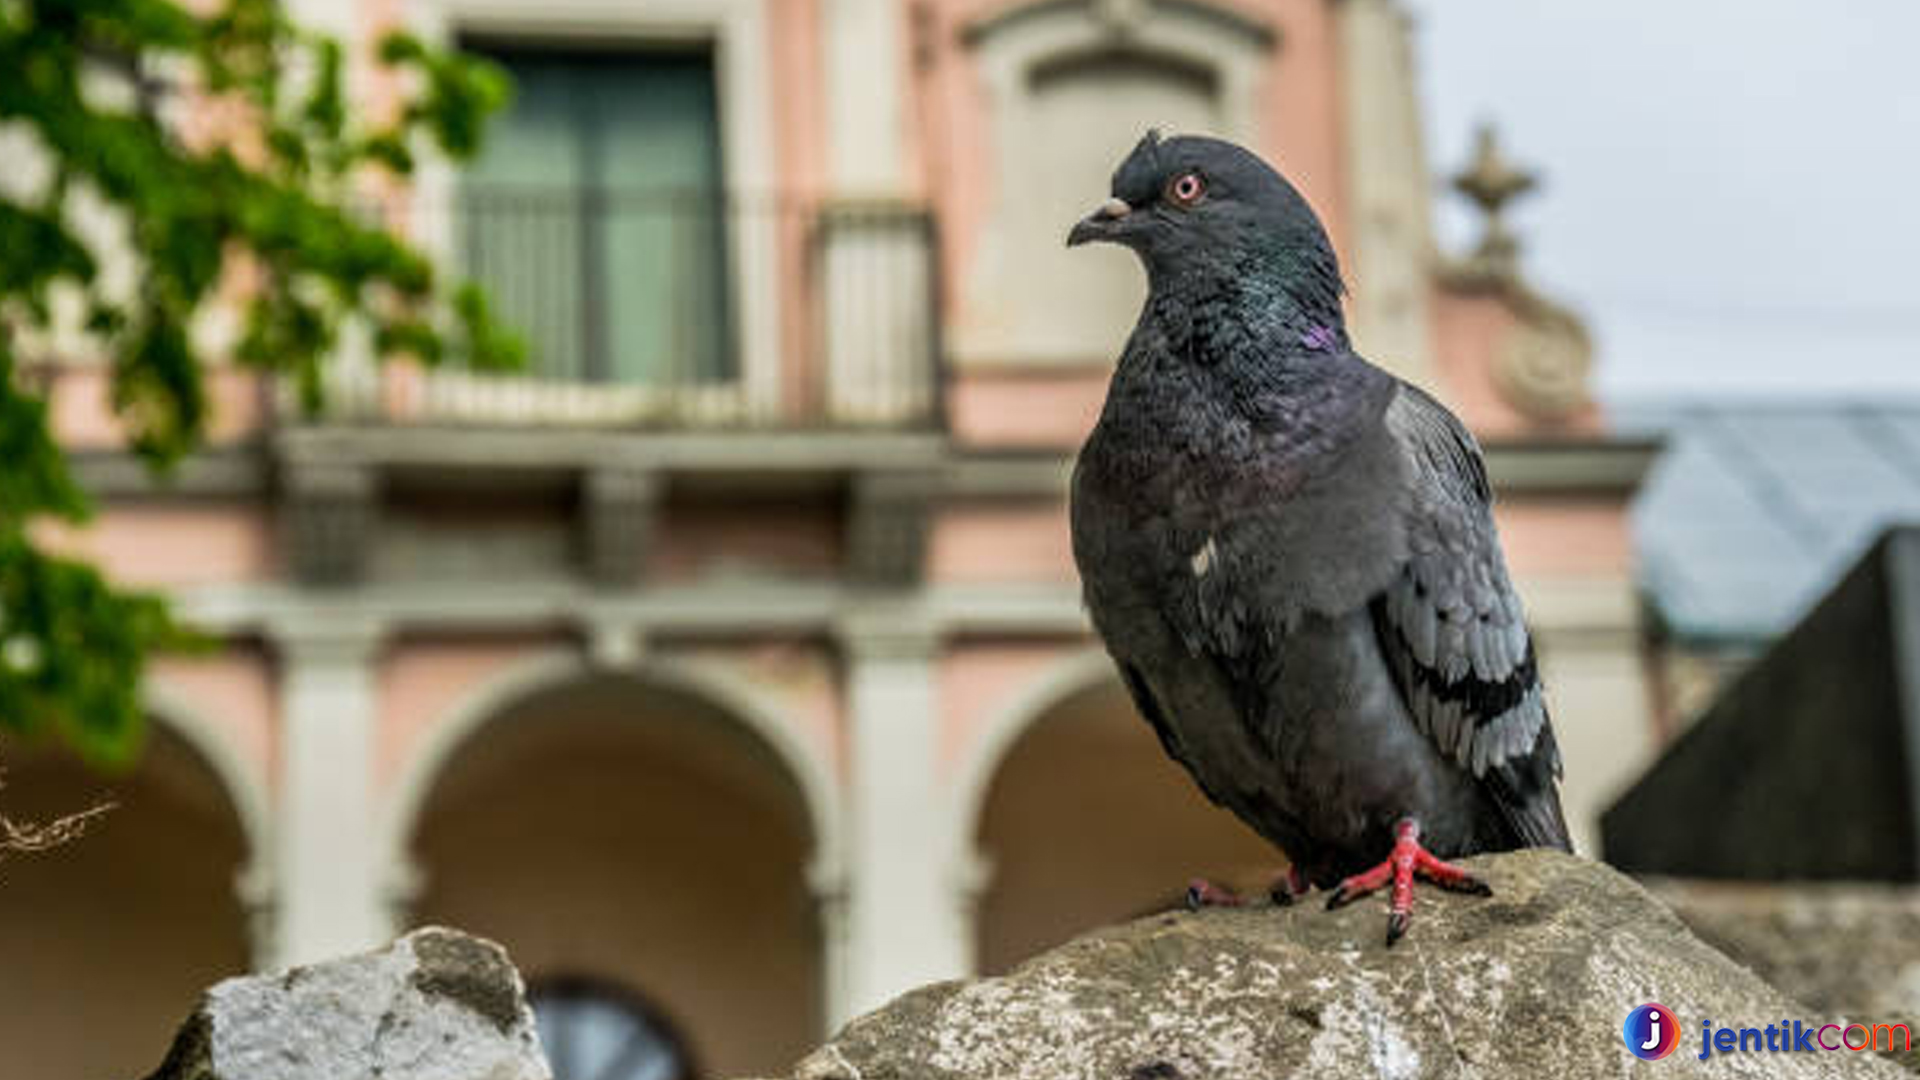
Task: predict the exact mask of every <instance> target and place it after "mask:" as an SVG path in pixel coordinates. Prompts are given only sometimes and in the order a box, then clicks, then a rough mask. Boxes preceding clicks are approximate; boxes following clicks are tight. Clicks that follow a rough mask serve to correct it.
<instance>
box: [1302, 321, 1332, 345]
mask: <svg viewBox="0 0 1920 1080" xmlns="http://www.w3.org/2000/svg"><path fill="white" fill-rule="evenodd" d="M1339 343H1340V339H1339V337H1338V336H1337V335H1336V334H1335V333H1334V331H1333V327H1331V326H1328V325H1326V324H1324V323H1317V324H1315V325H1314V327H1313V329H1311V330H1308V331H1307V332H1306V333H1304V334H1301V335H1300V344H1302V345H1305V346H1306V347H1307V348H1309V349H1314V350H1316V351H1318V352H1331V351H1332V350H1333V348H1334V347H1335V346H1336V345H1338V344H1339Z"/></svg>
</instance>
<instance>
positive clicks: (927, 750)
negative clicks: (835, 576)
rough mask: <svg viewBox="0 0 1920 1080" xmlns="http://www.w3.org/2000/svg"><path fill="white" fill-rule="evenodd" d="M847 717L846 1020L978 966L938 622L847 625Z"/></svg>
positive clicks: (840, 1007)
mask: <svg viewBox="0 0 1920 1080" xmlns="http://www.w3.org/2000/svg"><path fill="white" fill-rule="evenodd" d="M841 644H842V647H843V649H844V651H845V656H846V665H847V669H846V687H847V703H848V714H849V726H850V728H851V731H850V735H851V740H850V742H851V759H852V760H851V763H850V764H851V781H852V790H851V793H850V796H849V800H848V803H849V812H850V814H851V815H852V820H851V822H850V828H849V829H848V838H849V849H850V850H849V855H850V858H851V864H850V870H849V873H848V876H847V907H846V912H845V933H844V936H843V940H844V946H843V947H844V950H845V953H844V957H843V960H844V963H843V964H842V965H841V966H840V969H839V970H840V971H841V972H842V974H841V981H842V988H841V989H842V993H841V1000H839V1001H837V1002H832V1003H830V1007H832V1008H833V1009H834V1010H835V1013H836V1015H835V1016H834V1017H833V1018H832V1019H833V1023H834V1024H835V1026H837V1025H838V1024H839V1023H840V1022H842V1021H844V1020H846V1019H849V1018H851V1017H853V1016H856V1015H859V1014H860V1013H862V1012H866V1011H867V1010H869V1009H872V1008H875V1007H876V1006H879V1005H882V1004H885V1003H886V1002H887V1001H888V1000H890V999H892V998H893V997H895V996H897V995H899V994H901V993H903V992H905V991H907V990H910V989H912V988H914V987H916V986H921V985H924V984H926V983H930V982H935V981H938V980H942V979H953V978H959V977H961V976H964V975H965V974H967V971H968V969H969V967H970V963H969V961H970V957H971V954H972V943H971V941H969V940H968V938H967V935H966V933H965V922H964V919H963V912H964V902H963V897H962V896H961V895H960V892H959V885H960V883H959V882H956V881H954V880H952V879H953V877H954V875H953V873H952V865H951V859H950V854H951V853H950V851H949V850H948V845H947V843H946V838H947V836H948V832H949V830H948V829H947V828H946V827H945V823H944V821H943V820H942V817H941V815H942V814H943V813H944V812H945V805H944V803H943V800H941V798H940V788H939V785H938V783H937V781H938V779H939V777H938V773H937V768H938V749H939V737H938V736H939V727H938V716H939V711H938V693H937V685H938V683H937V672H936V669H935V666H934V660H935V658H936V656H937V648H938V641H937V639H936V637H935V636H934V634H933V633H932V632H931V630H930V629H928V628H925V627H923V626H917V625H914V624H913V622H912V621H911V620H909V619H904V618H887V617H883V618H878V619H872V620H860V621H857V622H855V623H854V624H852V625H849V626H846V627H843V629H842V632H841Z"/></svg>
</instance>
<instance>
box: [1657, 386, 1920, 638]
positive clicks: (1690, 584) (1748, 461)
mask: <svg viewBox="0 0 1920 1080" xmlns="http://www.w3.org/2000/svg"><path fill="white" fill-rule="evenodd" d="M1619 426H1620V427H1622V428H1624V429H1627V430H1633V429H1635V428H1639V429H1642V430H1648V429H1653V430H1664V431H1665V432H1666V433H1667V435H1668V442H1667V450H1666V452H1665V453H1664V454H1663V455H1662V456H1661V458H1660V460H1659V461H1658V462H1657V463H1656V464H1655V465H1654V467H1653V471H1652V472H1651V473H1650V474H1649V475H1648V477H1647V481H1646V484H1645V486H1644V487H1643V488H1642V489H1641V493H1640V495H1639V497H1638V499H1637V500H1636V501H1635V504H1634V508H1633V533H1634V542H1635V547H1636V549H1637V552H1638V556H1639V564H1640V580H1641V586H1642V589H1643V591H1644V592H1645V593H1646V595H1647V597H1648V599H1649V601H1650V602H1651V604H1652V606H1653V609H1654V611H1655V613H1656V614H1657V615H1658V616H1659V617H1660V618H1661V619H1662V620H1663V622H1664V623H1665V624H1666V627H1667V628H1668V630H1669V631H1671V632H1672V633H1674V634H1676V635H1677V636H1679V637H1683V638H1690V639H1699V640H1716V641H1728V642H1758V641H1765V640H1768V639H1771V638H1774V637H1777V636H1778V635H1779V634H1781V633H1783V632H1785V631H1786V630H1787V629H1788V628H1789V627H1790V626H1792V625H1793V624H1794V622H1796V621H1797V620H1798V619H1799V617H1800V615H1801V614H1803V613H1804V612H1805V611H1806V609H1807V608H1808V606H1809V605H1811V604H1812V603H1813V602H1814V601H1815V600H1817V599H1819V597H1820V596H1822V595H1823V594H1825V593H1826V591H1827V590H1828V589H1829V588H1830V587H1831V586H1832V585H1833V583H1834V581H1835V580H1836V579H1837V578H1838V577H1839V575H1840V574H1841V573H1842V572H1843V571H1844V570H1845V569H1846V568H1847V567H1848V566H1850V565H1851V564H1852V563H1853V562H1854V561H1855V560H1856V559H1857V558H1858V557H1859V556H1860V554H1861V552H1863V551H1864V550H1865V549H1866V548H1867V546H1868V545H1869V544H1870V543H1871V542H1872V541H1873V539H1874V537H1876V536H1878V535H1879V534H1880V533H1881V532H1882V531H1883V530H1884V529H1885V528H1886V527H1887V526H1889V525H1893V524H1898V523H1910V522H1920V400H1910V401H1891V402H1871V403H1868V402H1859V403H1824V404H1795V405H1789V404H1778V405H1775V404H1758V405H1707V406H1669V407H1664V408H1658V409H1642V410H1639V411H1637V412H1636V411H1634V410H1631V409H1629V410H1626V411H1625V412H1624V415H1623V416H1622V418H1621V423H1620V425H1619Z"/></svg>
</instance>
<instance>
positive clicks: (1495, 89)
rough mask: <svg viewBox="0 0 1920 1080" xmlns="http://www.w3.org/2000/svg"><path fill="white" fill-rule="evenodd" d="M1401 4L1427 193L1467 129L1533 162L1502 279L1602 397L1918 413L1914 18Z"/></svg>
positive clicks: (1836, 8)
mask: <svg viewBox="0 0 1920 1080" xmlns="http://www.w3.org/2000/svg"><path fill="white" fill-rule="evenodd" d="M1407 6H1408V7H1409V9H1410V10H1412V11H1413V12H1414V13H1415V18H1416V26H1415V51H1416V56H1417V62H1418V63H1419V65H1420V69H1421V81H1422V88H1423V103H1422V104H1423V107H1424V108H1425V110H1426V116H1427V139H1428V145H1427V154H1428V158H1429V160H1430V162H1431V165H1432V168H1433V171H1434V173H1435V175H1436V177H1437V178H1441V177H1445V176H1447V175H1450V174H1451V173H1453V172H1454V171H1456V170H1457V169H1458V167H1459V166H1460V165H1461V164H1462V163H1463V162H1464V161H1465V160H1466V159H1467V156H1468V153H1469V150H1470V148H1471V143H1472V137H1473V131H1474V128H1475V126H1476V125H1477V124H1479V123H1480V122H1481V121H1483V120H1486V121H1492V122H1494V123H1495V124H1496V125H1497V126H1498V128H1499V130H1500V133H1501V136H1502V139H1503V142H1504V143H1505V145H1506V148H1507V150H1508V151H1509V155H1510V156H1511V157H1514V158H1516V159H1518V160H1519V161H1520V162H1521V163H1522V164H1525V165H1528V166H1530V167H1532V168H1534V169H1536V170H1538V172H1539V173H1540V174H1541V176H1542V179H1543V188H1542V190H1541V191H1539V192H1538V193H1536V194H1535V195H1533V196H1532V197H1530V198H1529V199H1528V200H1526V201H1524V202H1522V203H1520V204H1518V205H1517V206H1516V209H1515V211H1514V213H1513V219H1514V222H1515V224H1516V225H1517V227H1518V231H1519V233H1520V236H1521V238H1522V240H1523V242H1524V243H1525V244H1526V253H1525V260H1526V263H1525V265H1526V266H1527V268H1528V271H1529V273H1530V274H1531V276H1532V278H1533V280H1534V281H1535V282H1536V283H1537V284H1538V285H1540V286H1541V287H1542V288H1543V289H1545V290H1547V291H1549V292H1550V293H1551V294H1552V295H1554V296H1556V297H1558V298H1560V299H1562V300H1566V301H1569V302H1571V303H1572V304H1573V305H1574V306H1575V307H1576V308H1578V309H1579V310H1580V311H1581V312H1582V313H1583V314H1584V315H1586V317H1587V318H1588V321H1589V325H1590V326H1591V327H1592V329H1593V331H1594V334H1595V338H1596V341H1597V345H1598V350H1599V352H1598V365H1599V366H1598V372H1597V381H1598V384H1599V388H1600V392H1601V394H1602V395H1603V396H1604V397H1605V398H1606V399H1608V400H1610V401H1613V402H1616V403H1621V404H1627V403H1633V402H1641V401H1647V400H1661V399H1671V398H1676V397H1678V398H1687V399H1712V400H1726V399H1730V398H1740V399H1748V398H1756V397H1764V398H1780V397H1787V398H1795V399H1808V398H1820V399H1833V398H1842V397H1874V398H1885V397H1889V396H1910V397H1913V398H1917V399H1920V58H1916V53H1915V49H1916V43H1920V3H1915V2H1914V0H1837V2H1827V3H1820V2H1817V0H1797V2H1793V0H1532V2H1524V0H1407ZM1436 184H1442V181H1441V180H1440V179H1436ZM1440 206H1441V207H1442V209H1441V211H1440V213H1439V215H1438V219H1437V222H1436V225H1437V228H1438V230H1439V233H1440V239H1441V243H1442V245H1443V246H1445V247H1447V249H1448V250H1453V251H1458V250H1462V249H1464V248H1466V247H1468V246H1470V244H1471V242H1472V240H1473V238H1474V237H1475V236H1476V235H1477V227H1476V225H1475V219H1476V214H1475V212H1474V211H1473V210H1472V209H1471V208H1470V207H1468V206H1467V205H1466V204H1465V202H1464V201H1463V200H1461V199H1459V198H1457V197H1454V196H1451V195H1443V196H1442V197H1441V199H1440Z"/></svg>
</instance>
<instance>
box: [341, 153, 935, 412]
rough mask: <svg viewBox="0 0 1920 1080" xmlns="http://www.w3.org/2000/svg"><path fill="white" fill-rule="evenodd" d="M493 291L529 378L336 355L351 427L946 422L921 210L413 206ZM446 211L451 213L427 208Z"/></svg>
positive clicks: (516, 201)
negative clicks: (342, 359)
mask: <svg viewBox="0 0 1920 1080" xmlns="http://www.w3.org/2000/svg"><path fill="white" fill-rule="evenodd" d="M410 216H411V218H412V220H413V223H414V226H415V228H416V230H417V231H423V232H425V233H427V234H430V235H435V236H438V237H439V239H440V244H439V245H438V246H440V247H442V248H444V249H445V257H446V258H447V259H448V261H449V262H450V263H451V265H450V267H449V269H459V270H463V271H464V272H465V273H466V274H467V275H468V276H470V277H472V278H474V279H475V280H477V281H478V282H479V283H480V284H482V285H483V286H485V287H486V288H487V290H488V292H489V293H490V295H491V296H492V298H493V301H494V304H495V308H496V311H497V312H498V314H499V315H500V317H501V318H502V320H503V321H505V322H506V323H507V324H508V325H510V326H512V327H514V328H515V329H517V330H518V331H519V332H520V333H521V334H522V336H523V338H524V340H525V341H526V343H527V346H528V365H527V368H526V370H524V371H521V372H515V373H512V374H482V373H477V372H472V371H467V370H462V369H459V368H458V367H457V366H450V367H443V368H438V369H434V370H431V371H425V372H417V371H416V372H405V371H395V370H392V369H388V370H384V371H383V370H381V369H379V368H377V367H375V366H373V365H371V364H366V363H362V364H359V365H354V364H350V363H349V364H341V365H336V366H335V368H334V369H333V370H332V371H331V372H330V373H329V376H328V394H327V399H328V404H327V410H328V414H329V416H330V417H331V418H333V419H339V420H347V421H385V422H396V423H406V422H416V423H473V424H522V425H558V426H602V427H658V428H713V427H727V426H743V427H762V428H807V427H816V428H845V427H895V428H913V427H925V426H931V425H935V424H937V423H938V422H939V415H940V401H939V387H940V379H939V359H938V358H939V355H940V351H939V342H938V326H939V318H938V303H937V294H938V287H937V282H936V280H935V273H936V269H935V266H936V260H935V257H934V251H935V244H934V237H933V223H932V219H931V217H930V216H929V215H928V214H927V213H926V212H924V211H922V210H919V209H917V208H911V207H903V206H894V205H880V206H849V205H821V204H819V203H815V202H802V201H797V200H783V199H764V200H752V199H740V198H716V197H712V196H706V195H666V194H661V193H654V192H620V191H608V190H601V189H591V188H578V189H564V190H555V189H550V188H549V189H527V188H513V189H505V188H490V189H469V190H465V191H462V192H461V193H460V195H459V196H458V197H457V199H455V200H454V201H453V202H452V203H451V204H450V205H449V206H448V207H447V208H446V212H445V213H439V214H436V212H435V211H434V209H433V208H431V207H428V208H424V209H422V208H419V207H416V208H415V210H414V212H413V213H412V214H411V215H410ZM436 218H440V219H442V220H436Z"/></svg>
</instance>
